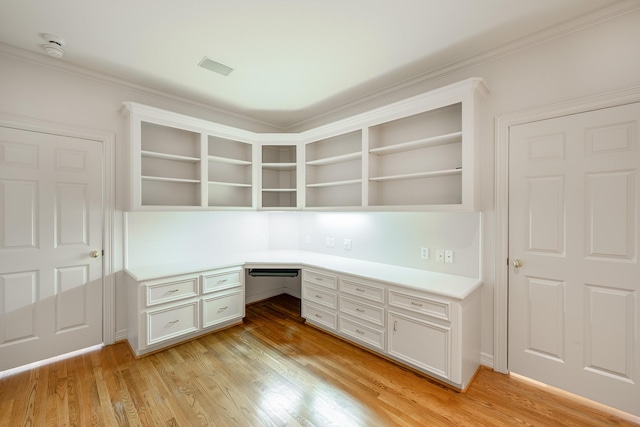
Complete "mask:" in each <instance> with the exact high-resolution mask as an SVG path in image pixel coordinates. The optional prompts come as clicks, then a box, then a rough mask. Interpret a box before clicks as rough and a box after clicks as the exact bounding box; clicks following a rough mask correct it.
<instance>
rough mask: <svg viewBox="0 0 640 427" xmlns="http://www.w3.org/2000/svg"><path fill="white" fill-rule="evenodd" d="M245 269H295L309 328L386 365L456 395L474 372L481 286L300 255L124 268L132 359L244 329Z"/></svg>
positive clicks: (419, 272)
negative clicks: (424, 378)
mask: <svg viewBox="0 0 640 427" xmlns="http://www.w3.org/2000/svg"><path fill="white" fill-rule="evenodd" d="M245 268H300V269H302V316H303V317H304V318H305V319H306V321H307V322H308V323H309V324H311V325H313V326H316V327H318V328H321V329H323V330H325V331H327V332H330V333H332V334H334V335H337V336H339V337H341V338H343V339H346V340H349V341H351V342H353V343H356V344H358V345H360V346H362V347H365V348H367V349H369V350H372V351H374V352H376V353H379V354H381V355H383V356H384V357H387V358H390V359H393V360H396V361H398V362H400V363H402V364H405V365H408V366H410V367H412V368H414V369H416V370H419V371H421V372H424V373H427V374H429V375H431V376H434V377H436V378H438V379H439V380H441V381H443V382H445V383H447V384H450V385H452V386H454V387H456V388H458V389H465V388H466V387H467V386H468V384H469V382H470V381H471V379H472V378H473V375H474V374H475V372H476V371H477V369H478V366H479V364H480V292H479V289H480V287H481V286H482V282H481V281H480V280H479V279H474V278H468V277H462V276H455V275H450V274H443V273H435V272H429V271H424V270H418V269H413V268H406V267H399V266H394V265H389V264H382V263H377V262H369V261H361V260H354V259H349V258H343V257H336V256H331V255H323V254H318V253H314V252H307V251H264V252H252V253H244V254H238V255H230V256H225V257H217V258H216V259H213V260H194V261H192V262H189V263H180V264H174V265H167V264H165V265H159V266H144V267H131V268H128V269H127V270H126V272H127V275H128V280H129V283H128V292H129V325H128V326H129V332H128V340H129V342H130V344H131V346H132V348H133V349H134V351H135V353H136V354H137V355H143V354H148V353H151V352H154V351H158V350H160V349H163V348H165V347H167V346H170V345H173V344H176V343H178V342H181V341H184V340H187V339H191V338H193V337H196V336H199V335H202V334H204V333H209V332H212V331H215V330H218V329H221V328H225V327H229V326H232V325H235V324H238V323H240V322H242V318H243V317H244V314H245V311H244V269H245Z"/></svg>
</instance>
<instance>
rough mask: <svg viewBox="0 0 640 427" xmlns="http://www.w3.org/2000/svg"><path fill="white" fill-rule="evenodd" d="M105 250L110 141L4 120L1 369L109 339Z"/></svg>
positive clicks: (0, 137)
mask: <svg viewBox="0 0 640 427" xmlns="http://www.w3.org/2000/svg"><path fill="white" fill-rule="evenodd" d="M92 251H97V253H96V254H95V255H97V257H96V258H93V257H91V256H90V254H91V252H92ZM101 252H102V146H101V144H100V143H98V142H95V141H88V140H80V139H77V138H68V137H63V136H57V135H50V134H44V133H39V132H31V131H26V130H17V129H10V128H4V127H0V371H2V370H4V369H9V368H12V367H16V366H20V365H24V364H27V363H30V362H34V361H37V360H42V359H45V358H48V357H52V356H56V355H60V354H63V353H67V352H70V351H74V350H78V349H81V348H85V347H88V346H91V345H95V344H99V343H101V342H102V257H101Z"/></svg>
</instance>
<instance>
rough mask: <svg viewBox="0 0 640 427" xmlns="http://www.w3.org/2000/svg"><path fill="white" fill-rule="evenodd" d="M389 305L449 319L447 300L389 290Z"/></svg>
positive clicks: (449, 304) (449, 308)
mask: <svg viewBox="0 0 640 427" xmlns="http://www.w3.org/2000/svg"><path fill="white" fill-rule="evenodd" d="M389 305H390V306H393V307H398V308H404V309H405V310H411V311H414V312H416V313H422V314H426V315H428V316H431V317H435V318H438V319H442V320H447V321H451V303H450V302H447V301H439V300H436V299H432V298H427V297H424V296H418V295H412V294H407V293H404V292H398V291H393V290H390V291H389Z"/></svg>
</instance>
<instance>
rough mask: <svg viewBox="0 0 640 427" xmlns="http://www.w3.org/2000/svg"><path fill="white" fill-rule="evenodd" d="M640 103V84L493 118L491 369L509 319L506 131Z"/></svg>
mask: <svg viewBox="0 0 640 427" xmlns="http://www.w3.org/2000/svg"><path fill="white" fill-rule="evenodd" d="M636 102H640V86H636V87H632V88H630V89H625V90H619V91H614V92H608V93H604V94H600V95H595V96H589V97H585V98H579V99H574V100H570V101H566V102H560V103H556V104H550V105H545V106H542V107H535V108H531V109H528V110H523V111H519V112H515V113H509V114H504V115H500V116H496V119H495V149H496V151H495V182H494V189H495V205H494V208H495V213H496V214H495V219H494V230H495V236H496V240H495V242H496V243H495V259H494V261H495V284H494V291H493V297H494V302H493V304H494V322H493V369H494V370H495V371H497V372H501V373H503V374H506V373H508V372H509V366H508V354H507V349H508V337H509V334H508V320H509V265H508V263H507V260H508V258H509V130H510V128H511V127H512V126H517V125H522V124H526V123H531V122H536V121H540V120H547V119H553V118H557V117H562V116H568V115H571V114H579V113H584V112H587V111H593V110H599V109H603V108H609V107H615V106H618V105H625V104H632V103H636Z"/></svg>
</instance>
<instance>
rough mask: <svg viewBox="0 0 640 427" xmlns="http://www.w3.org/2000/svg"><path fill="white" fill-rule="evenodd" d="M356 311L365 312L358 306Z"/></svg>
mask: <svg viewBox="0 0 640 427" xmlns="http://www.w3.org/2000/svg"><path fill="white" fill-rule="evenodd" d="M356 311H358V312H360V313H364V310H363V309H361V308H356Z"/></svg>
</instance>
